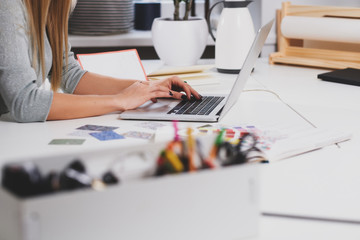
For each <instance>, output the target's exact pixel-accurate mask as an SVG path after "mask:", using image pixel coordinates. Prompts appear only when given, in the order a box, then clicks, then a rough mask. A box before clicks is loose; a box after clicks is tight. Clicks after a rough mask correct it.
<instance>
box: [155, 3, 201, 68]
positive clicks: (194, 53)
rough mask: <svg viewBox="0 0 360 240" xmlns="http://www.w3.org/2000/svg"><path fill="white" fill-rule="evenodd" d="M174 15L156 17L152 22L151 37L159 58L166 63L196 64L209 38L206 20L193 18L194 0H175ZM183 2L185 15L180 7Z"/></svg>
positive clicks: (175, 64) (176, 64)
mask: <svg viewBox="0 0 360 240" xmlns="http://www.w3.org/2000/svg"><path fill="white" fill-rule="evenodd" d="M173 1H174V14H173V18H156V19H155V20H154V22H153V25H152V29H151V32H152V40H153V44H154V48H155V50H156V53H157V54H158V56H159V58H160V59H161V60H162V61H163V62H164V63H165V64H167V65H171V66H190V65H194V64H196V62H197V61H198V60H199V59H200V57H201V55H202V53H203V52H204V50H205V47H206V43H207V39H208V27H207V23H206V20H205V19H204V18H199V17H190V16H189V13H190V9H191V5H192V1H193V0H173ZM181 4H184V5H185V6H184V7H185V11H184V15H183V16H180V6H181Z"/></svg>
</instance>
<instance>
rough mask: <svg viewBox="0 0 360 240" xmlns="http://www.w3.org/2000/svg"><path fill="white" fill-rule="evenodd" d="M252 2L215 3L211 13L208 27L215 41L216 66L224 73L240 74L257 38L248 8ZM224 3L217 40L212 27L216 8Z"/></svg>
mask: <svg viewBox="0 0 360 240" xmlns="http://www.w3.org/2000/svg"><path fill="white" fill-rule="evenodd" d="M251 2H252V1H234V0H225V1H220V2H217V3H215V4H214V5H213V6H212V7H211V8H210V11H209V15H208V18H207V20H208V27H209V32H210V35H211V36H212V38H213V39H214V41H215V66H216V68H217V70H218V71H219V72H222V73H238V72H239V71H240V70H241V68H242V65H243V63H244V60H245V58H246V56H247V54H248V52H249V50H250V47H251V45H252V42H253V40H254V37H255V30H254V24H253V21H252V18H251V15H250V12H249V9H248V8H247V6H248V4H249V3H251ZM219 3H223V4H224V8H223V10H222V12H221V14H220V19H219V22H218V26H217V31H216V38H215V37H214V34H213V32H212V29H211V26H210V15H211V11H212V10H213V9H214V7H215V6H216V5H217V4H219Z"/></svg>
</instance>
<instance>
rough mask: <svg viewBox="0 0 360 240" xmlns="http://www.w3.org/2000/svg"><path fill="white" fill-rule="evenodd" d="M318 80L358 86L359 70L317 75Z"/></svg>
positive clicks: (359, 84)
mask: <svg viewBox="0 0 360 240" xmlns="http://www.w3.org/2000/svg"><path fill="white" fill-rule="evenodd" d="M318 78H320V79H322V80H324V81H329V82H336V83H344V84H350V85H356V86H360V69H355V68H345V69H340V70H335V71H331V72H327V73H322V74H319V75H318Z"/></svg>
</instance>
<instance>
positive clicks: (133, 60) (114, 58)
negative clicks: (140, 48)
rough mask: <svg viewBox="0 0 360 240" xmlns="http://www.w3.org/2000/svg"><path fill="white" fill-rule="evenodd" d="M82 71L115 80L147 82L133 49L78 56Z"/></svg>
mask: <svg viewBox="0 0 360 240" xmlns="http://www.w3.org/2000/svg"><path fill="white" fill-rule="evenodd" d="M77 57H78V60H79V62H80V64H81V66H82V68H83V69H85V70H87V71H89V72H93V73H97V74H101V75H106V76H110V77H115V78H122V79H135V80H143V81H144V80H147V77H146V74H145V71H144V68H143V66H142V63H141V60H140V58H139V55H138V53H137V51H136V50H135V49H131V50H123V51H116V52H105V53H95V54H78V55H77Z"/></svg>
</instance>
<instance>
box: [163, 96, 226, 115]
mask: <svg viewBox="0 0 360 240" xmlns="http://www.w3.org/2000/svg"><path fill="white" fill-rule="evenodd" d="M223 99H224V97H217V96H204V97H203V98H202V99H201V100H190V101H189V100H183V101H181V102H180V103H179V104H178V105H176V106H175V107H174V108H173V109H171V110H170V111H169V112H168V113H167V114H172V113H175V114H188V115H209V114H210V113H211V112H212V111H213V110H214V109H215V107H216V106H217V105H219V103H220V102H221V101H222V100H223Z"/></svg>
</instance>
